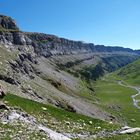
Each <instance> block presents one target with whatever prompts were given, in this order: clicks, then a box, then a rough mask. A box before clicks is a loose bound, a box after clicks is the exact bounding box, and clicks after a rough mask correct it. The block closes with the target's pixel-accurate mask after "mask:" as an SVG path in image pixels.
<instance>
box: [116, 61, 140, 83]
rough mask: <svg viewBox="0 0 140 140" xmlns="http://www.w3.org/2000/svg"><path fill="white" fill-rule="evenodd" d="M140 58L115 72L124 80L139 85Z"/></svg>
mask: <svg viewBox="0 0 140 140" xmlns="http://www.w3.org/2000/svg"><path fill="white" fill-rule="evenodd" d="M139 70H140V59H138V60H136V61H135V62H133V63H130V64H128V65H127V66H125V67H123V68H122V69H120V70H119V71H117V72H116V74H117V75H118V76H119V77H121V78H122V79H123V80H125V81H126V82H128V83H130V84H133V85H138V86H139V85H140V71H139Z"/></svg>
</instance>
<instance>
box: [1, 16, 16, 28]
mask: <svg viewBox="0 0 140 140" xmlns="http://www.w3.org/2000/svg"><path fill="white" fill-rule="evenodd" d="M1 28H3V29H11V30H19V28H18V27H17V25H16V23H15V21H14V20H13V19H12V18H11V17H7V16H4V15H0V29H1Z"/></svg>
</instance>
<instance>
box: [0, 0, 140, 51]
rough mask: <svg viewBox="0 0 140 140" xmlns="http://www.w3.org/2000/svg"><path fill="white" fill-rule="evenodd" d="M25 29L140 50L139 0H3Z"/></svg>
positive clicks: (1, 6)
mask: <svg viewBox="0 0 140 140" xmlns="http://www.w3.org/2000/svg"><path fill="white" fill-rule="evenodd" d="M0 13H1V14H4V15H8V16H11V17H13V18H14V19H15V20H16V21H17V23H18V25H19V27H20V28H21V29H22V30H24V31H33V32H43V33H48V34H55V35H58V36H60V37H65V38H69V39H73V40H82V41H85V42H92V43H94V44H104V45H114V46H123V47H130V48H133V49H140V0H0Z"/></svg>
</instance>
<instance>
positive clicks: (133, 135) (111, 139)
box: [98, 133, 140, 140]
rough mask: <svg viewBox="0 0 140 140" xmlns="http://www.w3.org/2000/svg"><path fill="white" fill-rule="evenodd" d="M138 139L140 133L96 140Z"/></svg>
mask: <svg viewBox="0 0 140 140" xmlns="http://www.w3.org/2000/svg"><path fill="white" fill-rule="evenodd" d="M139 139H140V133H134V134H131V135H130V134H126V135H116V136H110V137H105V138H98V140H139Z"/></svg>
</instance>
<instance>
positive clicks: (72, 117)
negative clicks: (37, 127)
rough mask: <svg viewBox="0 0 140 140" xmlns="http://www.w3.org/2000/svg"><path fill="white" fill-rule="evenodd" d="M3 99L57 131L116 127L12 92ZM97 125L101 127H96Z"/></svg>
mask: <svg viewBox="0 0 140 140" xmlns="http://www.w3.org/2000/svg"><path fill="white" fill-rule="evenodd" d="M4 100H5V101H7V102H8V105H10V106H14V107H18V108H21V109H23V110H24V111H26V112H27V113H29V114H31V115H33V116H35V117H36V118H37V119H38V121H39V122H42V123H43V124H45V125H46V126H48V127H50V128H52V129H54V130H57V131H59V132H61V131H62V132H69V133H70V132H71V133H74V132H77V133H80V132H83V131H85V132H90V133H95V132H98V131H101V130H104V129H105V130H108V131H112V130H113V129H116V128H118V125H113V124H109V123H108V122H104V121H101V120H98V119H93V118H90V117H87V116H83V115H80V114H76V113H72V112H68V111H65V110H62V109H58V108H56V107H53V106H50V105H44V104H42V103H38V102H35V101H31V100H28V99H25V98H21V97H18V96H16V95H12V94H8V95H7V96H6V97H5V98H4ZM42 107H45V108H47V110H46V111H44V110H43V109H42ZM67 121H68V122H70V125H67V123H66V122H67ZM90 121H92V124H90V123H91V122H90ZM98 126H100V127H101V129H98V128H97V127H98Z"/></svg>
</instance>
